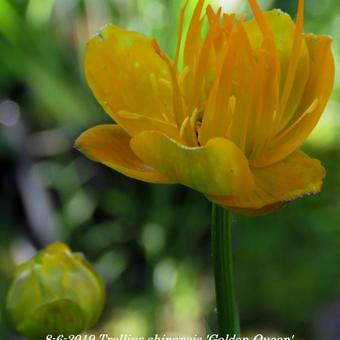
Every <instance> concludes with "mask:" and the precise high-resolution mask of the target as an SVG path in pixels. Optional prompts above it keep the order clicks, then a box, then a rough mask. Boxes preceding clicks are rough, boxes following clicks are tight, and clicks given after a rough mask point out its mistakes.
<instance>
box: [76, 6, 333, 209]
mask: <svg viewBox="0 0 340 340" xmlns="http://www.w3.org/2000/svg"><path fill="white" fill-rule="evenodd" d="M248 1H249V4H250V6H251V9H252V12H253V14H254V18H253V19H251V20H245V17H244V16H241V17H236V16H235V15H234V14H226V13H222V11H221V9H218V10H217V11H214V10H213V9H212V7H211V6H210V5H209V6H207V7H204V0H198V1H197V5H196V7H195V10H194V12H193V15H192V17H191V21H190V24H189V28H188V32H187V34H186V38H185V39H184V37H183V35H184V34H183V25H184V24H183V23H184V19H185V12H186V8H187V6H188V3H189V2H190V0H188V1H187V3H186V5H185V7H184V8H183V10H182V12H181V17H180V26H179V37H178V43H177V50H176V54H175V58H174V60H171V59H170V58H169V57H168V56H167V55H166V53H164V52H163V51H162V50H161V48H160V47H159V46H158V44H157V42H156V41H155V40H154V39H153V40H152V39H149V38H147V37H145V36H143V35H141V34H139V33H136V32H129V31H126V30H124V29H122V28H120V27H117V26H115V25H112V24H109V25H107V26H106V27H105V28H104V29H102V30H101V32H100V33H99V34H98V35H97V36H95V37H93V38H92V39H91V40H90V41H89V43H88V45H87V49H86V54H85V73H86V78H87V81H88V83H89V85H90V87H91V89H92V91H93V93H94V95H95V97H96V98H97V100H98V101H99V103H100V104H101V105H102V107H103V108H104V110H105V111H106V112H107V113H108V114H109V115H110V116H111V117H112V119H113V120H114V121H115V122H116V123H117V124H107V125H98V126H95V127H93V128H91V129H89V130H87V131H85V132H84V133H83V134H82V135H81V136H80V137H79V138H78V139H77V141H76V147H77V148H78V149H80V150H81V151H82V152H83V153H84V154H86V155H87V156H88V157H89V158H91V159H93V160H96V161H99V162H101V163H103V164H105V165H107V166H109V167H111V168H113V169H115V170H117V171H119V172H121V173H123V174H124V175H126V176H129V177H132V178H135V179H138V180H142V181H146V182H152V183H180V184H183V185H186V186H188V187H190V188H193V189H195V190H198V191H200V192H202V193H203V194H204V195H205V196H206V197H207V198H208V199H209V200H211V201H212V202H215V203H217V204H219V205H222V206H223V207H226V208H228V209H232V210H238V211H242V212H245V213H254V214H258V213H267V212H269V211H272V210H274V209H276V208H278V207H279V206H281V205H282V204H283V203H284V202H286V201H290V200H293V199H295V198H297V197H299V196H302V195H304V194H310V193H316V192H319V191H320V188H321V185H322V180H323V177H324V176H325V170H324V168H323V167H322V166H321V164H320V162H319V161H318V160H316V159H311V158H309V157H308V156H306V155H305V154H304V153H303V152H302V151H300V150H299V147H300V146H301V145H302V143H303V142H304V140H305V139H306V137H307V136H308V135H309V134H310V132H311V131H312V130H313V128H314V126H315V125H316V123H317V122H318V120H319V118H320V116H321V114H322V112H323V110H324V108H325V105H326V103H327V101H328V98H329V96H330V94H331V91H332V87H333V80H334V61H333V56H332V51H331V38H330V37H328V36H324V35H314V34H304V33H303V21H304V1H303V0H300V1H299V5H298V10H297V18H296V22H295V23H294V22H293V20H292V19H291V18H290V16H289V15H287V14H285V13H283V12H282V11H280V10H276V9H275V10H272V11H267V12H263V11H261V9H260V8H259V6H258V4H257V2H256V0H248ZM204 8H206V10H204ZM203 12H204V13H203ZM205 20H207V22H208V30H207V32H206V34H204V35H203V33H202V31H203V23H204V21H205ZM181 54H182V55H183V67H181V68H180V67H179V66H178V65H179V59H180V55H181Z"/></svg>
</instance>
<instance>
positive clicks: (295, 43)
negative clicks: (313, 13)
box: [276, 0, 304, 128]
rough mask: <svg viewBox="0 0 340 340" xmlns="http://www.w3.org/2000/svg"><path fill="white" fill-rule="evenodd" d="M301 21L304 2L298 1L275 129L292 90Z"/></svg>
mask: <svg viewBox="0 0 340 340" xmlns="http://www.w3.org/2000/svg"><path fill="white" fill-rule="evenodd" d="M303 21H304V0H299V6H298V12H297V19H296V26H295V32H294V39H293V46H292V53H291V56H290V62H289V66H288V71H287V77H286V81H285V84H284V88H283V93H282V97H281V101H280V106H279V112H278V120H277V123H276V127H277V128H278V127H279V126H280V123H281V121H282V116H283V114H284V112H285V109H286V106H287V103H288V99H289V95H290V93H291V90H292V86H293V82H294V78H295V74H296V70H297V67H298V63H299V55H300V51H301V47H302V40H303Z"/></svg>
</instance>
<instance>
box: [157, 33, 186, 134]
mask: <svg viewBox="0 0 340 340" xmlns="http://www.w3.org/2000/svg"><path fill="white" fill-rule="evenodd" d="M151 44H152V46H153V48H154V49H155V52H156V53H157V54H158V55H159V56H160V57H161V58H162V59H163V60H164V61H165V63H166V64H167V66H168V69H169V72H170V75H171V80H172V86H173V106H174V113H175V121H176V125H177V127H178V129H180V128H181V125H182V122H183V121H184V119H185V114H184V103H183V98H182V94H181V90H180V88H179V84H178V77H177V70H176V69H175V67H174V65H173V64H172V63H171V61H170V59H169V57H168V56H167V55H166V54H165V53H164V52H163V51H162V50H161V48H160V47H159V45H158V43H157V41H156V40H155V39H153V40H152V41H151Z"/></svg>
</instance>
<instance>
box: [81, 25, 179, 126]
mask: <svg viewBox="0 0 340 340" xmlns="http://www.w3.org/2000/svg"><path fill="white" fill-rule="evenodd" d="M84 67H85V73H86V78H87V81H88V83H89V85H90V87H91V89H92V91H93V93H94V95H95V96H96V98H97V100H98V101H99V102H100V104H101V105H102V106H103V108H104V110H105V111H106V112H107V113H108V114H109V115H110V116H112V118H113V119H114V120H116V121H117V122H118V123H119V117H118V116H117V112H118V111H121V110H122V111H129V112H136V113H138V114H140V115H145V116H147V117H151V118H157V119H160V120H163V115H164V114H167V115H168V116H169V118H170V119H171V112H172V98H171V97H172V89H171V86H169V87H168V88H167V91H166V92H165V91H164V89H163V90H161V89H160V87H161V85H162V84H163V83H164V82H169V81H170V76H169V71H168V68H167V66H166V64H165V63H164V61H163V60H162V59H161V58H160V57H159V55H158V54H157V53H156V52H155V51H154V49H153V47H152V45H151V41H150V40H149V39H148V38H146V37H145V36H143V35H141V34H138V33H135V32H129V31H126V30H124V29H121V28H119V27H117V26H115V25H112V24H110V25H108V26H106V27H105V28H104V29H103V30H102V31H101V32H100V33H99V34H98V35H96V36H95V37H93V38H92V39H91V40H90V42H89V43H88V45H87V48H86V53H85V63H84Z"/></svg>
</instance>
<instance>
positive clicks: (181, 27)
mask: <svg viewBox="0 0 340 340" xmlns="http://www.w3.org/2000/svg"><path fill="white" fill-rule="evenodd" d="M189 1H190V0H187V1H186V3H185V5H184V7H183V9H182V11H181V16H180V20H179V30H178V40H177V47H176V57H175V65H176V68H178V60H179V53H180V50H181V45H182V37H183V26H184V19H185V13H186V10H187V7H188V4H189Z"/></svg>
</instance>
